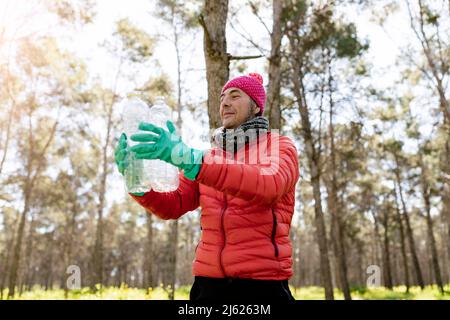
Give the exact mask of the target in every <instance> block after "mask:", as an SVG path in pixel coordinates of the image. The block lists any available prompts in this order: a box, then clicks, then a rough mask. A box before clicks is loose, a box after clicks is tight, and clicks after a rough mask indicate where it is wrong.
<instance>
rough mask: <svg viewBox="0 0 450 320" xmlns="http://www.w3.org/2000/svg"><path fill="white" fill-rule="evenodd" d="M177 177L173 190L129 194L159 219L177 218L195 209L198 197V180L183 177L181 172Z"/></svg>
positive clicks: (197, 204)
mask: <svg viewBox="0 0 450 320" xmlns="http://www.w3.org/2000/svg"><path fill="white" fill-rule="evenodd" d="M179 177H180V184H179V186H178V189H177V190H175V191H172V192H155V191H153V190H151V191H150V192H147V193H146V194H145V195H143V196H141V197H139V196H134V195H132V194H130V196H131V197H133V199H134V200H136V202H138V203H139V204H140V205H141V206H142V207H144V208H145V209H146V210H148V211H150V212H152V213H153V214H155V215H156V216H157V217H159V218H161V219H164V220H168V219H178V218H179V217H181V216H182V215H183V214H185V213H186V212H188V211H192V210H195V209H197V208H198V206H199V197H200V193H199V188H198V182H196V181H191V180H189V179H187V178H185V177H184V175H183V174H182V173H180V175H179Z"/></svg>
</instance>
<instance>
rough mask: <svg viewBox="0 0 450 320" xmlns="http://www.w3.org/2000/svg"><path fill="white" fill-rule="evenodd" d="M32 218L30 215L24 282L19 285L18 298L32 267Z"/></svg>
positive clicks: (28, 278) (27, 280) (27, 281)
mask: <svg viewBox="0 0 450 320" xmlns="http://www.w3.org/2000/svg"><path fill="white" fill-rule="evenodd" d="M34 222H35V221H34V216H33V214H31V220H30V227H29V231H28V240H27V246H26V248H25V263H26V265H25V268H24V269H25V277H24V281H22V283H21V285H20V290H19V296H20V295H22V292H23V288H24V285H25V284H28V283H29V281H30V277H31V269H32V267H33V261H32V249H33V236H34V233H33V231H34Z"/></svg>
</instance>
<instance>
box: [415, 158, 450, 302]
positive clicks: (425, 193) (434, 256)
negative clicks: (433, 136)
mask: <svg viewBox="0 0 450 320" xmlns="http://www.w3.org/2000/svg"><path fill="white" fill-rule="evenodd" d="M420 164H421V179H420V180H421V185H422V197H423V201H424V204H425V212H426V216H425V218H426V221H427V238H428V243H429V246H430V250H431V260H432V269H433V271H434V277H435V280H436V284H437V285H438V287H439V290H440V291H441V293H444V285H443V282H442V274H441V267H440V266H439V258H438V253H437V248H436V239H435V238H434V231H433V220H432V219H431V203H430V197H431V195H430V185H429V183H428V180H427V172H426V168H425V164H424V163H423V162H422V157H420Z"/></svg>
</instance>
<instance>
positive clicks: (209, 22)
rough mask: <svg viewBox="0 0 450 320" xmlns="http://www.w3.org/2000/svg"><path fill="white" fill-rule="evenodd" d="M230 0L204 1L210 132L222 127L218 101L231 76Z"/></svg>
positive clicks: (203, 17) (203, 19) (201, 17)
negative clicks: (228, 42)
mask: <svg viewBox="0 0 450 320" xmlns="http://www.w3.org/2000/svg"><path fill="white" fill-rule="evenodd" d="M227 15H228V0H205V6H204V13H203V14H201V15H200V16H199V21H200V24H201V26H202V27H203V31H204V37H203V49H204V55H205V62H206V80H207V83H208V102H207V105H208V116H209V126H210V128H211V129H213V128H218V127H220V126H221V125H222V124H221V123H222V122H221V120H220V114H219V102H220V94H221V90H222V87H223V86H224V85H225V83H226V82H227V80H228V78H229V74H230V66H229V64H230V56H229V55H228V53H227V42H226V35H225V30H226V23H227Z"/></svg>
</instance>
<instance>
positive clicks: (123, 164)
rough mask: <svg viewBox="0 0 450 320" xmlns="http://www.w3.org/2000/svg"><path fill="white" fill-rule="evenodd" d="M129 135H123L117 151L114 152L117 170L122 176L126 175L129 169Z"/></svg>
mask: <svg viewBox="0 0 450 320" xmlns="http://www.w3.org/2000/svg"><path fill="white" fill-rule="evenodd" d="M127 153H128V151H127V135H126V134H125V133H122V135H121V136H120V139H119V142H118V143H117V146H116V149H115V150H114V160H115V161H116V165H117V168H118V169H119V172H120V174H122V175H124V172H125V169H126V168H127V165H128V163H127V161H126V160H127Z"/></svg>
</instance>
